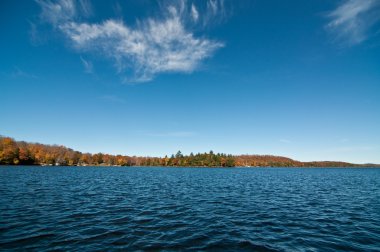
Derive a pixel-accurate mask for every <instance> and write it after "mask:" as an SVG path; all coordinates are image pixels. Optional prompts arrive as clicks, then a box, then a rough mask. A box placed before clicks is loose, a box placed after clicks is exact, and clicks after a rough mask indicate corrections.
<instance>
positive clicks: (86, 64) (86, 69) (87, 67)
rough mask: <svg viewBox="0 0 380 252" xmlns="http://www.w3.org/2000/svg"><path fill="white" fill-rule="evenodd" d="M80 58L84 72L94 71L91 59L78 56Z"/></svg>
mask: <svg viewBox="0 0 380 252" xmlns="http://www.w3.org/2000/svg"><path fill="white" fill-rule="evenodd" d="M80 60H81V61H82V64H83V67H84V72H85V73H88V74H91V73H93V72H94V66H93V64H92V62H91V61H89V60H85V59H84V58H83V57H80Z"/></svg>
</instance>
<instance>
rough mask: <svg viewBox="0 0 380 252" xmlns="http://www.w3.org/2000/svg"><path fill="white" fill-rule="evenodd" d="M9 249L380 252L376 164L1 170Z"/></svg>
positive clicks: (2, 222)
mask: <svg viewBox="0 0 380 252" xmlns="http://www.w3.org/2000/svg"><path fill="white" fill-rule="evenodd" d="M0 249H1V250H7V251H12V250H13V251H20V250H28V251H33V250H34V251H53V250H54V251H67V250H70V251H117V250H128V251H131V250H151V251H157V250H165V251H184V250H208V251H209V250H211V251H380V169H342V168H340V169H307V168H306V169H301V168H290V169H288V168H251V169H247V168H230V169H222V168H128V167H113V168H102V167H0Z"/></svg>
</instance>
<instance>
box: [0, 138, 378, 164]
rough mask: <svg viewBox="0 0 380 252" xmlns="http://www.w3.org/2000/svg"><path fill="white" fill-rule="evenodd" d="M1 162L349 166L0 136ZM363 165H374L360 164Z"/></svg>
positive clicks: (252, 156)
mask: <svg viewBox="0 0 380 252" xmlns="http://www.w3.org/2000/svg"><path fill="white" fill-rule="evenodd" d="M0 165H59V166H191V167H236V166H238V167H241V166H245V167H247V166H252V167H350V166H359V165H355V164H350V163H345V162H329V161H326V162H300V161H296V160H293V159H290V158H286V157H280V156H271V155H228V154H222V153H214V152H213V151H210V152H208V153H197V154H193V153H190V154H189V155H183V154H182V153H181V151H178V152H177V153H176V154H173V155H171V156H170V157H168V156H165V157H137V156H125V155H109V154H103V153H96V154H91V153H82V152H79V151H75V150H73V149H70V148H67V147H65V146H59V145H46V144H40V143H28V142H24V141H15V140H14V139H13V138H10V137H2V136H0ZM360 166H373V165H371V164H368V165H360Z"/></svg>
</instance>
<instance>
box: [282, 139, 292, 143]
mask: <svg viewBox="0 0 380 252" xmlns="http://www.w3.org/2000/svg"><path fill="white" fill-rule="evenodd" d="M280 142H281V143H291V142H292V141H290V140H289V139H285V138H282V139H280Z"/></svg>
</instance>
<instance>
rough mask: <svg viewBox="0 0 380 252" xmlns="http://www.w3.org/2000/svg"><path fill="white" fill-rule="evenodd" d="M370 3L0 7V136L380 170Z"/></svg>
mask: <svg viewBox="0 0 380 252" xmlns="http://www.w3.org/2000/svg"><path fill="white" fill-rule="evenodd" d="M379 21H380V2H379V1H376V0H337V1H330V0H313V1H304V0H292V1H275V0H265V1H261V0H256V1H253V0H252V1H249V0H242V1H232V0H231V1H228V0H225V1H222V0H199V1H196V0H194V1H190V0H189V1H159V0H157V1H153V0H152V1H149V0H131V1H121V0H119V1H117V0H111V1H86V0H82V1H71V0H61V1H45V0H38V1H20V2H18V1H17V2H16V1H10V0H9V1H2V2H1V3H0V31H1V34H2V36H1V39H0V55H1V57H0V88H1V89H0V91H1V99H0V113H1V116H0V134H2V135H6V136H11V137H14V138H16V139H17V140H26V141H32V142H41V143H47V144H62V145H65V146H69V147H71V148H73V149H76V150H80V151H83V152H93V153H95V152H104V153H113V154H127V155H150V156H163V155H165V154H171V153H175V152H176V151H177V150H181V151H182V152H184V153H190V152H191V151H193V152H204V151H209V150H214V152H225V153H232V154H245V153H249V154H273V155H284V156H288V157H291V158H294V159H297V160H301V161H311V160H342V161H349V162H358V163H365V162H376V163H380V22H379Z"/></svg>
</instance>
